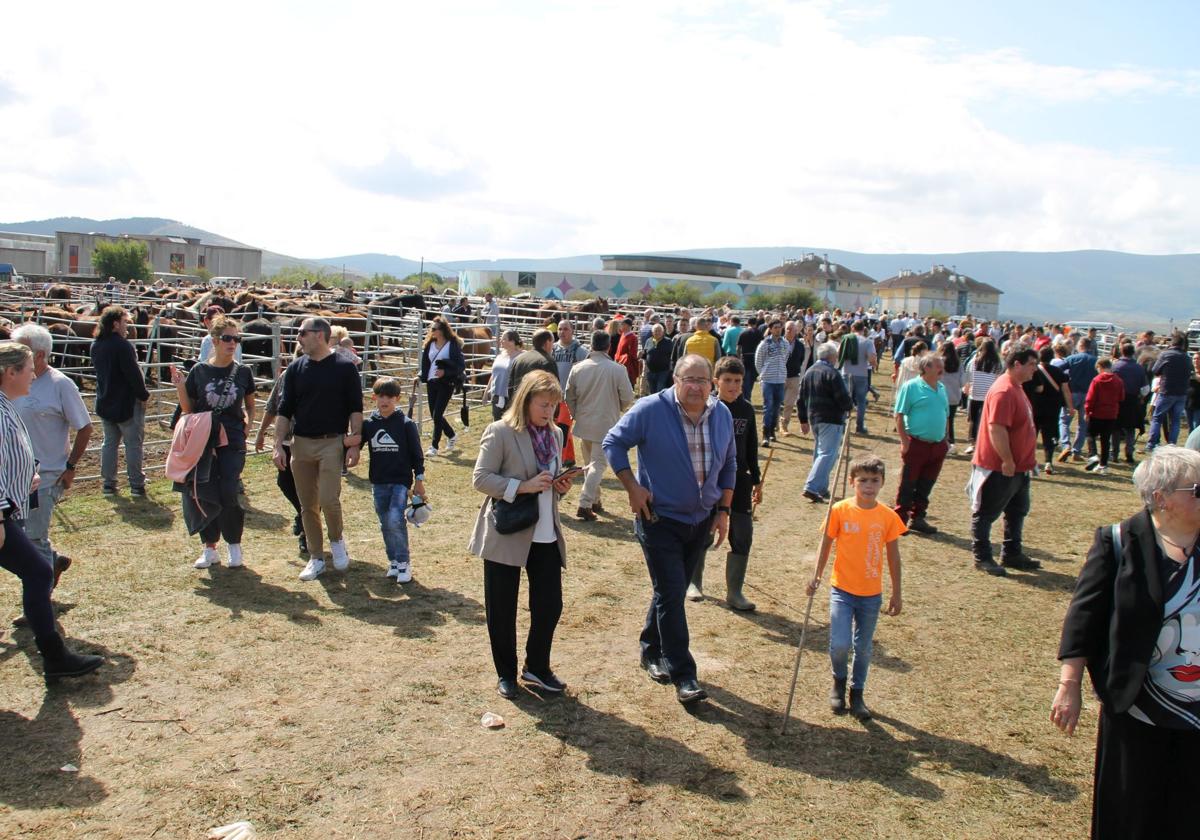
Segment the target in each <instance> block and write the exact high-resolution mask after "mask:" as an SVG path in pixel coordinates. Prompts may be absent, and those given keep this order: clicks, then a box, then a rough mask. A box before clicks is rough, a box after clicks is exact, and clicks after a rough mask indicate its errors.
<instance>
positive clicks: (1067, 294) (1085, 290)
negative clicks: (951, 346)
mask: <svg viewBox="0 0 1200 840" xmlns="http://www.w3.org/2000/svg"><path fill="white" fill-rule="evenodd" d="M4 230H8V231H14V232H21V233H40V234H46V235H53V234H54V232H55V231H56V230H76V231H97V232H102V233H110V234H119V233H141V234H148V235H160V236H193V237H198V238H199V239H201V240H202V241H204V242H211V243H214V244H217V245H241V244H242V243H240V242H237V241H235V240H232V239H229V238H227V237H224V236H221V235H220V234H216V233H212V232H211V231H206V230H202V229H200V228H196V227H192V226H191V225H186V224H183V223H182V222H178V221H174V220H172V219H160V218H152V217H134V218H128V219H105V220H98V219H87V218H79V217H71V216H64V217H59V218H54V219H43V220H40V221H30V222H14V223H8V224H6V223H0V231H4ZM806 252H813V253H817V254H828V255H829V259H830V260H832V261H834V262H836V263H841V264H842V265H845V266H847V267H848V268H852V269H854V270H856V271H861V272H863V273H864V274H867V275H869V276H871V277H874V278H875V279H876V280H883V279H886V278H888V277H892V276H894V275H895V274H896V272H897V271H899V270H900V269H902V268H911V269H914V270H918V271H920V270H924V269H927V268H929V266H931V265H933V264H934V263H941V264H943V265H948V266H950V265H952V266H955V267H956V268H957V269H958V271H960V272H962V273H963V274H966V275H967V276H969V277H973V278H975V279H976V280H981V281H983V282H985V283H990V284H992V285H993V286H996V287H997V288H999V289H1002V290H1003V291H1004V296H1003V297H1002V298H1001V302H1000V311H1001V314H1002V315H1003V316H1004V317H1010V318H1017V319H1021V320H1044V319H1055V320H1067V319H1078V320H1094V321H1113V322H1115V323H1118V324H1121V325H1122V326H1128V327H1156V328H1159V329H1161V328H1163V327H1165V326H1167V324H1168V323H1169V322H1171V321H1172V320H1173V321H1174V323H1176V324H1179V323H1180V322H1183V323H1184V324H1185V325H1186V323H1187V321H1188V319H1190V318H1197V317H1200V254H1169V255H1163V256H1151V255H1144V254H1128V253H1123V252H1120V251H1060V252H1047V253H1038V252H1026V251H978V252H967V253H958V254H951V253H940V254H938V253H909V254H866V253H859V252H856V251H842V250H837V249H833V248H817V247H811V246H788V247H772V248H694V249H688V250H677V251H657V252H652V253H658V254H685V255H688V256H693V257H701V258H704V259H716V260H728V261H731V262H737V263H741V264H742V266H743V267H744V268H747V269H749V270H750V271H753V272H755V273H759V272H762V271H766V270H767V269H769V268H772V267H773V266H776V265H779V264H780V263H782V262H783V261H784V260H785V259H788V258H793V257H799V256H800V255H801V254H804V253H806ZM285 266H300V267H303V268H307V269H310V270H313V271H326V272H328V273H329V274H339V273H340V272H341V271H342V269H343V268H344V269H345V271H346V272H347V274H348V275H356V276H361V277H370V276H371V275H372V274H392V275H395V276H397V277H404V276H406V275H408V274H412V273H413V272H416V271H418V270H420V268H421V262H420V261H419V260H413V259H409V258H407V257H400V256H394V255H391V254H384V253H367V254H350V255H346V256H341V257H327V258H323V259H302V258H299V257H292V256H288V255H287V254H280V253H276V252H274V251H267V250H264V251H263V273H264V274H266V275H270V274H273V273H275V272H277V271H279V270H280V269H281V268H284V267H285ZM424 266H425V270H426V271H435V272H437V273H439V274H445V275H453V274H455V273H456V272H458V271H459V270H461V269H465V268H474V269H490V270H493V271H502V270H516V269H527V270H533V271H539V270H540V271H578V270H583V271H596V270H598V269H599V268H600V255H599V254H581V255H578V256H569V257H556V258H550V259H503V260H443V261H441V262H438V261H435V260H432V259H426V260H425V263H424Z"/></svg>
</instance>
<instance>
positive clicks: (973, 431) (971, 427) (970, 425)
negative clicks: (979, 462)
mask: <svg viewBox="0 0 1200 840" xmlns="http://www.w3.org/2000/svg"><path fill="white" fill-rule="evenodd" d="M982 416H983V400H968V401H967V434H969V435H970V436H971V440H970V443H969V444H968V445H970V446H974V445H975V441H976V440H978V439H979V418H980V417H982Z"/></svg>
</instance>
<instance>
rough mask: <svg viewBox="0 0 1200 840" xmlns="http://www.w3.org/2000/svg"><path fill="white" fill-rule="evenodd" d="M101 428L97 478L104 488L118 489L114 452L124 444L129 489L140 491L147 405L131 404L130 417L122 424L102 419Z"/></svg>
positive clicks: (115, 453) (142, 477) (137, 402)
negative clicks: (102, 437) (98, 476)
mask: <svg viewBox="0 0 1200 840" xmlns="http://www.w3.org/2000/svg"><path fill="white" fill-rule="evenodd" d="M101 422H102V423H103V425H104V445H103V446H102V447H101V448H100V475H101V476H102V477H103V479H104V486H105V487H116V486H117V449H118V448H119V447H120V445H121V441H122V440H124V441H125V472H126V473H127V474H128V475H129V486H130V487H132V488H135V489H138V490H140V489H142V488H144V487H145V486H146V474H145V473H144V472H142V442H143V440H144V439H145V436H146V404H145V403H144V402H142V401H141V400H134V402H133V416H132V417H130V418H129V419H128V420H126V421H125V422H123V423H114V422H113V421H112V420H101Z"/></svg>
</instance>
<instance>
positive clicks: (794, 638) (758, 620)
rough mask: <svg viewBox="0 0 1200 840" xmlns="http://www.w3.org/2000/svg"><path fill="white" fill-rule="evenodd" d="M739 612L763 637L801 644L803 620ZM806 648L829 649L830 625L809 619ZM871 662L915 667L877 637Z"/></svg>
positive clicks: (905, 670)
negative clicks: (890, 649)
mask: <svg viewBox="0 0 1200 840" xmlns="http://www.w3.org/2000/svg"><path fill="white" fill-rule="evenodd" d="M737 615H739V616H742V617H743V618H745V619H746V620H747V621H750V622H753V623H754V624H757V625H758V626H759V627H761V628H762V629H763V631H764V638H765V639H766V640H767V641H769V642H776V643H778V644H781V645H790V646H791V647H793V648H795V647H796V646H797V645H798V644H800V631H801V629H802V627H801V624H802V622H800V621H795V620H793V619H790V618H788V617H786V616H782V615H777V614H775V613H770V612H765V611H763V610H761V609H759V610H755V611H754V612H744V613H737ZM804 649H805V650H806V651H809V652H810V653H811V652H814V651H815V652H817V653H821V652H824V651H827V650H828V649H829V625H827V624H821V623H819V622H816V621H813V620H812V619H809V622H808V635H806V636H805V637H804ZM871 665H872V666H878V667H880V668H886V669H887V670H889V671H895V672H897V673H900V674H907V673H908V672H910V671H911V670H912V665H910V664H908V663H907V662H905V661H904V660H903V659H901V658H900V657H898V656H894V655H892V654H890V653H888V652H887V649H886V647H885V646H884V645H883V644H881V643H880V642H879V641H878V640H876V641H875V646H874V649H873V653H872V654H871Z"/></svg>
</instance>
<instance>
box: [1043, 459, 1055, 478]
mask: <svg viewBox="0 0 1200 840" xmlns="http://www.w3.org/2000/svg"><path fill="white" fill-rule="evenodd" d="M1042 471H1043V472H1044V473H1046V475H1054V462H1053V461H1047V462H1046V466H1045V467H1043V468H1042Z"/></svg>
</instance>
